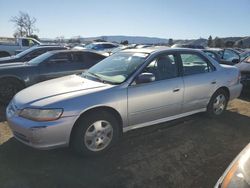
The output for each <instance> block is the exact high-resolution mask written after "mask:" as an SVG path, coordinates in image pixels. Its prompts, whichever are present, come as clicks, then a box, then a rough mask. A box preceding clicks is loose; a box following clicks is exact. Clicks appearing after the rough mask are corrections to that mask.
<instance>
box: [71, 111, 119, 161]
mask: <svg viewBox="0 0 250 188" xmlns="http://www.w3.org/2000/svg"><path fill="white" fill-rule="evenodd" d="M118 136H119V129H118V121H117V120H116V118H115V117H114V116H113V115H112V114H110V113H107V112H105V111H103V112H100V111H96V112H93V113H91V114H88V115H86V116H85V117H84V118H81V119H79V121H78V122H77V124H76V127H75V128H74V129H73V134H72V138H71V139H72V140H71V141H72V142H71V147H72V149H73V150H74V151H76V152H77V153H79V154H81V155H85V156H86V155H88V156H93V155H99V154H101V153H103V152H105V151H106V150H108V149H109V148H110V147H111V146H112V145H114V144H115V142H116V141H117V139H118Z"/></svg>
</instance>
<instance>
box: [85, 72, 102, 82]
mask: <svg viewBox="0 0 250 188" xmlns="http://www.w3.org/2000/svg"><path fill="white" fill-rule="evenodd" d="M85 73H87V74H89V75H91V76H93V77H94V78H96V79H97V80H99V81H101V82H102V83H105V81H104V80H103V79H102V78H101V77H100V76H98V75H97V74H95V73H93V72H85Z"/></svg>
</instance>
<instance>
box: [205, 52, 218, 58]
mask: <svg viewBox="0 0 250 188" xmlns="http://www.w3.org/2000/svg"><path fill="white" fill-rule="evenodd" d="M204 52H205V53H206V54H207V55H209V56H210V57H212V58H213V59H215V60H216V56H215V54H214V53H213V52H209V51H204Z"/></svg>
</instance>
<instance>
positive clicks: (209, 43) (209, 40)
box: [207, 35, 213, 47]
mask: <svg viewBox="0 0 250 188" xmlns="http://www.w3.org/2000/svg"><path fill="white" fill-rule="evenodd" d="M207 46H208V47H213V38H212V36H211V35H210V36H209V37H208V40H207Z"/></svg>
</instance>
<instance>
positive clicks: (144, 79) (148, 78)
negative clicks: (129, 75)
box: [135, 73, 155, 84]
mask: <svg viewBox="0 0 250 188" xmlns="http://www.w3.org/2000/svg"><path fill="white" fill-rule="evenodd" d="M153 81H155V75H154V74H153V73H141V74H140V75H138V77H137V78H136V80H135V83H136V84H142V83H149V82H153Z"/></svg>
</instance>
